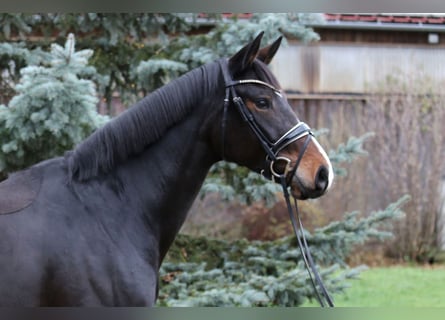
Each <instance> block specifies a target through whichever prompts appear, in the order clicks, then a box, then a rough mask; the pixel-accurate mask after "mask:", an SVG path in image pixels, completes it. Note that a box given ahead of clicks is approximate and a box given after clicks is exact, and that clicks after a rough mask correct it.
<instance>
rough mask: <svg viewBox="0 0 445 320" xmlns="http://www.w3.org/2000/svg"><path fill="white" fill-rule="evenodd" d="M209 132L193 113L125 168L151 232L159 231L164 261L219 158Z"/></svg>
mask: <svg viewBox="0 0 445 320" xmlns="http://www.w3.org/2000/svg"><path fill="white" fill-rule="evenodd" d="M205 131H206V130H205V129H204V130H203V128H202V119H199V118H198V117H194V116H190V117H188V118H187V119H185V120H184V121H183V122H181V123H179V124H177V125H176V126H175V127H174V128H172V129H170V130H168V131H167V134H166V135H165V136H164V137H163V138H161V140H159V141H158V142H156V143H155V144H153V145H152V146H150V147H149V148H147V150H146V151H145V152H143V153H142V154H141V155H140V156H138V157H137V158H134V159H133V160H131V161H130V162H128V163H127V164H126V165H125V166H124V169H123V170H122V173H124V174H125V175H126V177H124V179H128V182H127V184H130V185H131V186H132V188H134V189H135V193H136V194H138V197H139V202H140V203H141V204H142V206H143V207H144V213H143V214H144V215H145V216H146V219H147V220H148V221H149V224H150V227H151V228H152V229H153V230H150V232H154V233H158V234H156V236H157V237H158V238H159V247H160V256H161V260H162V258H163V256H164V255H165V253H166V252H167V250H168V248H169V247H170V245H171V242H172V241H173V240H174V237H175V236H176V234H177V233H178V231H179V229H180V227H181V226H182V224H183V222H184V220H185V218H186V215H187V212H188V210H189V208H190V206H191V205H192V203H193V200H194V199H195V198H196V196H197V193H198V192H199V189H200V187H201V185H202V183H203V181H204V179H205V177H206V175H207V173H208V171H209V169H210V166H211V165H212V164H213V163H214V162H215V161H216V160H217V159H216V158H215V155H214V154H213V153H212V152H211V151H210V150H209V149H208V146H207V144H206V143H205V141H204V137H203V132H205ZM121 176H122V174H121Z"/></svg>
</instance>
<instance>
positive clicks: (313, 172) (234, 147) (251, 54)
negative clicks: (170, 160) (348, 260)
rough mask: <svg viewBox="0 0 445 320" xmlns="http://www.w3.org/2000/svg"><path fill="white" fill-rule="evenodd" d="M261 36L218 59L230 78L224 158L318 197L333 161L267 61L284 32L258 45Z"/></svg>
mask: <svg viewBox="0 0 445 320" xmlns="http://www.w3.org/2000/svg"><path fill="white" fill-rule="evenodd" d="M261 38H262V34H260V35H259V36H258V37H257V38H256V39H255V40H254V41H252V42H251V43H249V44H248V45H246V46H245V47H244V48H242V49H241V50H240V51H239V52H237V53H236V54H235V55H233V56H232V57H231V58H230V59H229V60H228V61H226V60H221V61H220V65H221V70H222V72H223V75H224V79H225V84H226V103H225V106H224V111H223V116H222V126H221V130H222V135H221V136H222V139H221V140H220V141H222V150H223V153H224V154H223V158H225V159H227V160H229V161H234V162H236V163H239V164H241V165H244V166H247V167H248V168H250V169H252V170H254V171H257V172H259V173H262V174H264V175H265V176H267V177H269V178H278V179H281V177H282V176H284V177H285V180H286V182H287V184H288V185H289V186H290V187H291V192H292V194H293V196H295V197H296V198H298V199H306V198H316V197H319V196H321V195H323V194H324V193H325V192H326V190H328V189H329V187H330V186H331V184H332V180H333V178H334V174H333V170H332V165H331V162H330V161H329V158H328V156H327V155H326V152H325V151H324V150H323V148H322V147H321V146H320V144H319V143H318V142H317V140H316V139H315V138H314V137H313V136H312V133H311V132H310V129H309V127H308V126H307V125H306V124H304V123H303V122H300V120H299V119H298V117H297V116H296V114H295V113H294V111H293V110H292V108H291V107H290V105H289V103H288V101H287V99H286V96H285V93H284V92H283V91H282V90H281V89H280V86H279V84H278V81H277V80H276V78H275V77H274V76H273V74H272V73H271V72H270V70H269V68H268V67H267V64H269V62H270V61H271V60H272V58H273V56H274V55H275V53H276V51H277V50H278V48H279V46H280V43H281V38H280V39H278V40H277V41H275V42H274V43H273V44H272V45H270V46H268V47H265V48H263V49H260V42H261ZM227 101H228V102H227Z"/></svg>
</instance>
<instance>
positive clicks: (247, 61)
mask: <svg viewBox="0 0 445 320" xmlns="http://www.w3.org/2000/svg"><path fill="white" fill-rule="evenodd" d="M263 35H264V31H262V32H261V33H260V34H259V35H257V37H256V38H255V39H254V40H253V41H252V42H250V43H249V44H247V45H245V46H244V47H243V48H242V49H241V50H240V51H238V52H237V53H235V54H234V55H233V56H232V57H231V58H230V59H229V70H230V73H231V74H232V76H236V75H237V74H239V73H241V72H243V71H244V70H246V69H247V68H248V67H250V66H251V65H252V63H253V61H254V60H255V58H256V56H257V54H258V50H259V49H260V43H261V38H263Z"/></svg>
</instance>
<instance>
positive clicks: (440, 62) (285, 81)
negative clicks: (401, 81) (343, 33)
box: [271, 42, 445, 94]
mask: <svg viewBox="0 0 445 320" xmlns="http://www.w3.org/2000/svg"><path fill="white" fill-rule="evenodd" d="M271 67H272V70H273V71H274V72H275V74H276V75H277V77H278V79H279V80H280V83H281V85H282V87H283V88H284V89H285V90H287V91H290V92H299V93H335V94H340V93H341V94H344V93H350V94H362V93H366V92H367V91H369V88H370V86H371V87H372V86H373V85H375V84H376V83H378V82H379V81H381V80H383V79H384V78H385V77H386V76H388V75H390V74H393V73H397V72H400V71H403V72H409V73H413V74H415V73H419V72H423V73H424V74H426V75H428V76H429V77H431V79H432V80H433V81H437V82H439V83H444V84H445V47H434V46H424V45H390V44H358V43H323V42H321V43H319V44H315V45H304V44H302V43H299V42H289V45H287V46H283V47H282V48H280V50H279V51H278V53H277V56H276V58H275V59H274V60H273V62H272V66H271Z"/></svg>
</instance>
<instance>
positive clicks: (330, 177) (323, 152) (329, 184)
mask: <svg viewBox="0 0 445 320" xmlns="http://www.w3.org/2000/svg"><path fill="white" fill-rule="evenodd" d="M312 142H313V143H314V145H315V146H316V147H317V149H318V151H319V152H320V153H321V155H322V156H323V158H325V160H326V163H327V165H328V171H329V175H328V179H329V182H328V187H327V188H326V190H328V189H329V188H330V187H331V185H332V182H333V181H334V170H333V169H332V164H331V161H330V160H329V157H328V155H327V154H326V151H324V149H323V148H322V146H321V145H320V144H319V143H318V141H317V139H314V138H313V139H312Z"/></svg>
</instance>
